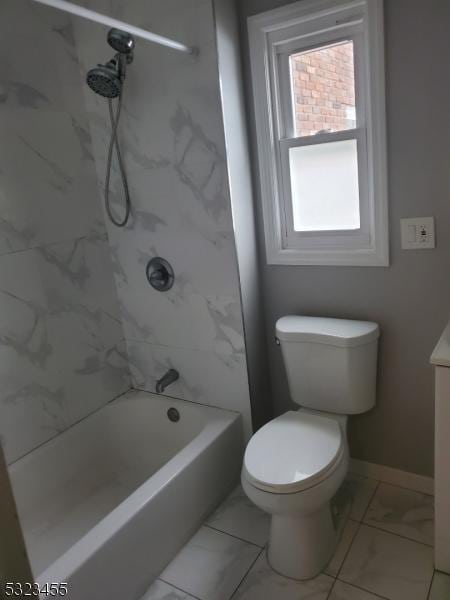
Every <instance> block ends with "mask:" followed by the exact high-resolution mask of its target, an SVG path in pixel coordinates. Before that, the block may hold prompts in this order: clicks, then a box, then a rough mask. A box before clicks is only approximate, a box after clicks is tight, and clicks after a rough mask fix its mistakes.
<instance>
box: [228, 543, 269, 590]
mask: <svg viewBox="0 0 450 600" xmlns="http://www.w3.org/2000/svg"><path fill="white" fill-rule="evenodd" d="M258 548H259V546H258ZM263 552H265V546H264V548H261V550H260V552H258V554H257V556H256V558H255V560H254V561H253V562H252V564H251V565H250V566H249V568H248V569H247V571H246V572H245V574H244V576H243V577H242V579H241V580H240V581H239V583H238V584H237V586H236V587H235V589H234V591H233V593H232V594H231V595H230V596H229V598H228V600H232V598H233V597H234V596H235V594H236V592H237V591H238V589H239V588H240V587H241V585H242V584H243V583H244V581H245V580H246V578H247V575H248V574H249V573H250V571H251V570H252V569H253V567H254V566H255V564H256V561H257V560H258V559H259V557H260V556H261V554H262V553H263Z"/></svg>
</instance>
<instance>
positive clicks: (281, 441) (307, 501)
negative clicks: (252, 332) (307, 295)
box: [241, 316, 379, 579]
mask: <svg viewBox="0 0 450 600" xmlns="http://www.w3.org/2000/svg"><path fill="white" fill-rule="evenodd" d="M276 335H277V338H278V340H279V342H280V345H281V350H282V354H283V359H284V364H285V367H286V373H287V378H288V383H289V391H290V395H291V400H292V401H293V402H294V403H295V404H297V405H298V406H300V407H301V408H300V409H299V410H297V411H289V412H287V413H285V414H283V415H281V416H280V417H277V418H276V419H274V420H273V421H271V422H270V423H267V425H265V426H264V427H262V428H261V429H260V430H259V431H258V432H257V433H256V434H255V435H254V436H253V437H252V439H251V440H250V442H249V443H248V445H247V449H246V451H245V456H244V463H243V467H242V475H241V480H242V486H243V488H244V491H245V493H246V494H247V496H248V497H249V498H250V500H252V501H253V502H254V503H255V504H256V505H257V506H259V507H260V508H261V509H262V510H264V511H266V512H268V513H270V514H271V515H272V522H271V530H270V540H269V549H268V559H269V563H270V565H271V566H272V568H273V569H274V570H275V571H277V572H278V573H280V574H282V575H285V576H287V577H292V578H294V579H309V578H311V577H315V576H316V575H317V574H318V573H320V572H321V571H322V570H323V569H324V567H325V566H326V565H327V563H328V562H329V560H330V559H331V557H332V556H333V553H334V550H335V547H336V544H337V541H338V527H337V524H336V519H334V518H333V514H332V508H331V500H332V498H333V496H334V495H335V493H336V492H337V490H338V488H339V487H340V485H341V484H342V482H343V480H344V478H345V475H346V473H347V469H348V461H349V452H348V443H347V415H350V414H355V413H362V412H365V411H368V410H370V409H371V408H372V407H373V406H374V404H375V391H376V366H377V347H378V337H379V328H378V325H377V324H376V323H370V322H363V321H347V320H342V319H327V318H319V317H300V316H287V317H282V318H281V319H279V320H278V321H277V324H276ZM339 530H340V529H339Z"/></svg>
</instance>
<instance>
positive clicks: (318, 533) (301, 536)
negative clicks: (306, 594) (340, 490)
mask: <svg viewBox="0 0 450 600" xmlns="http://www.w3.org/2000/svg"><path fill="white" fill-rule="evenodd" d="M338 533H339V531H338V529H337V528H336V527H335V525H334V523H333V518H332V513H331V505H330V503H327V504H326V505H325V506H324V507H322V508H321V509H320V510H318V511H317V512H314V513H309V514H305V515H298V514H296V515H292V516H291V515H289V516H286V515H272V522H271V526H270V540H269V550H268V560H269V564H270V566H271V567H272V568H273V570H274V571H277V573H279V574H280V575H284V576H285V577H291V578H292V579H312V578H313V577H316V575H318V574H319V573H320V572H321V571H323V569H324V568H325V567H326V565H327V564H328V563H329V561H330V560H331V558H332V556H333V554H334V551H335V549H336V545H337V542H338V539H339V535H338Z"/></svg>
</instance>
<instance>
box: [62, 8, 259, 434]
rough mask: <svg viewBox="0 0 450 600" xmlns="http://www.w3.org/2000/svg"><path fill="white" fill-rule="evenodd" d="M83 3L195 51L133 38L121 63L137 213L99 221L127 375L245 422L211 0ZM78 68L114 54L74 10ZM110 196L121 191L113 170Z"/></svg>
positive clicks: (104, 138)
mask: <svg viewBox="0 0 450 600" xmlns="http://www.w3.org/2000/svg"><path fill="white" fill-rule="evenodd" d="M84 4H86V2H84ZM89 7H90V8H92V9H94V10H98V11H99V12H103V13H106V14H109V15H112V16H114V17H116V18H119V19H122V20H125V21H127V22H129V23H132V24H135V25H138V26H141V27H144V28H148V29H151V30H152V31H155V32H158V33H160V34H162V35H167V36H169V37H172V38H175V39H179V40H180V41H183V42H184V43H186V44H188V45H193V46H197V47H198V48H199V50H200V53H199V55H198V56H197V57H192V56H187V55H183V54H180V53H178V52H175V51H173V50H170V49H167V48H163V47H160V46H157V45H155V44H150V43H147V42H144V41H141V40H137V44H136V50H135V58H134V62H133V63H132V64H131V65H130V67H129V69H128V75H127V81H126V88H125V91H124V110H123V117H122V122H121V126H120V139H121V143H122V146H123V154H124V160H125V164H126V168H127V172H128V178H129V184H130V190H131V197H132V205H133V210H132V216H131V219H130V222H129V225H128V226H127V227H126V228H125V229H122V230H121V229H117V228H116V227H114V226H112V225H110V224H109V223H108V222H107V224H106V227H107V230H108V238H109V243H110V246H111V253H112V257H113V265H114V275H115V281H116V286H117V292H118V297H119V303H120V308H121V314H122V320H123V326H124V332H125V338H126V343H127V349H128V356H129V361H130V368H131V375H132V382H133V385H134V386H135V387H137V388H140V389H145V390H149V391H154V389H155V383H156V380H157V379H158V378H160V377H161V376H162V375H163V374H164V372H165V371H166V370H167V369H169V368H175V369H177V370H178V371H179V372H180V380H179V382H178V383H176V384H174V385H173V386H172V387H170V388H169V389H168V390H167V394H169V395H173V396H176V397H179V398H182V399H186V400H190V401H194V402H200V403H202V404H209V405H213V406H218V407H222V408H226V409H231V410H236V411H240V412H241V413H242V414H243V417H244V422H245V427H246V432H247V434H249V433H250V431H251V416H250V398H249V386H248V377H247V361H246V354H245V344H244V331H243V323H242V317H241V313H242V311H241V299H240V289H239V278H238V266H237V258H236V249H235V239H234V232H233V222H232V214H231V202H230V189H229V183H228V172H227V156H226V148H225V136H224V124H223V115H222V107H221V98H220V78H219V72H218V59H217V48H216V38H215V24H214V15H213V7H212V1H211V0H185V1H183V2H181V1H180V0H150V1H149V0H130V1H129V2H126V3H124V2H123V1H118V0H117V1H116V0H95V1H90V2H89ZM72 22H73V27H74V32H75V39H76V46H77V51H78V56H79V60H80V62H81V64H82V65H83V68H84V70H88V69H89V68H91V67H92V66H94V65H95V64H97V63H98V62H102V61H103V62H104V61H106V60H108V59H109V58H111V56H112V54H113V52H112V50H111V48H109V46H108V45H107V43H106V31H105V30H104V29H103V28H101V27H99V26H98V25H95V24H92V23H89V22H87V21H83V20H81V19H73V21H72ZM84 93H85V99H86V105H87V106H88V112H89V117H90V119H89V126H90V133H91V137H92V140H93V151H94V156H95V163H96V167H97V175H98V180H99V181H100V182H103V181H104V177H105V158H106V147H107V143H108V136H109V131H110V126H109V121H108V109H107V103H106V101H105V100H104V99H102V98H100V97H98V96H96V95H95V94H94V93H92V91H91V90H89V89H88V88H87V87H86V86H85V87H84ZM111 189H112V198H113V201H114V206H115V207H116V209H117V210H118V211H120V202H121V199H122V197H123V194H122V189H121V184H120V179H119V177H118V174H117V169H116V168H114V169H113V180H112V186H111ZM158 255H159V256H162V257H164V258H166V259H167V260H169V261H170V263H171V264H172V266H173V268H174V270H175V276H176V280H175V285H174V287H173V289H172V290H170V291H169V292H167V293H159V292H156V291H155V290H153V289H152V288H151V287H150V286H149V284H148V282H147V280H146V276H145V267H146V264H147V262H148V260H149V259H150V258H152V257H154V256H158Z"/></svg>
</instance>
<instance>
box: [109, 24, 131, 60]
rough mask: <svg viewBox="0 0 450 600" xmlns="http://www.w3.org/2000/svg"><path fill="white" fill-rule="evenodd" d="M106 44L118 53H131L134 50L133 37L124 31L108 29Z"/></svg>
mask: <svg viewBox="0 0 450 600" xmlns="http://www.w3.org/2000/svg"><path fill="white" fill-rule="evenodd" d="M108 44H109V45H110V46H111V48H114V50H115V51H116V52H119V53H120V54H131V53H132V52H133V50H134V38H133V36H132V35H130V34H129V33H127V32H126V31H121V30H120V29H110V30H109V32H108Z"/></svg>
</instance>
